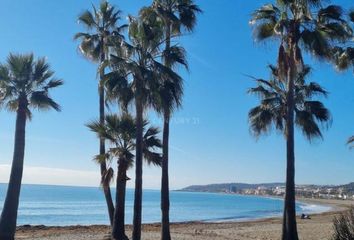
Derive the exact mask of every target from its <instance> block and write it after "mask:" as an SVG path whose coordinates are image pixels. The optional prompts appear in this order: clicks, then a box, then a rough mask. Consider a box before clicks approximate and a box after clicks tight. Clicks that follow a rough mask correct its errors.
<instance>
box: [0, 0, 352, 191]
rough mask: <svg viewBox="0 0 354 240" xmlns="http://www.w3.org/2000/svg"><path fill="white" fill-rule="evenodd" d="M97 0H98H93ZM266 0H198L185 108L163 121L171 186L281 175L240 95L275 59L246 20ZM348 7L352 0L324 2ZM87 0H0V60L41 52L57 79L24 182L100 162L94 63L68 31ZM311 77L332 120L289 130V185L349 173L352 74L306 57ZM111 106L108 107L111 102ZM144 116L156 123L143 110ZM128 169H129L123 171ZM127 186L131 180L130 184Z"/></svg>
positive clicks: (60, 179)
mask: <svg viewBox="0 0 354 240" xmlns="http://www.w3.org/2000/svg"><path fill="white" fill-rule="evenodd" d="M92 2H93V3H95V4H96V3H97V2H98V1H92ZM150 2H151V1H150V0H149V1H148V0H134V1H132V0H120V1H118V0H111V3H113V4H115V5H117V6H118V7H119V8H120V9H121V10H122V11H123V22H124V21H125V17H126V15H127V14H128V13H129V14H133V15H135V14H136V13H137V11H138V9H139V8H140V7H141V6H144V5H148V4H149V3H150ZM266 2H268V1H261V0H257V1H241V0H238V1H230V0H217V1H216V0H203V1H202V0H200V1H198V4H199V5H200V7H201V8H202V9H203V11H204V14H202V15H200V16H199V18H198V26H197V28H196V31H195V32H194V33H193V34H192V35H189V36H186V37H185V38H183V40H182V44H183V45H184V46H185V48H186V50H187V52H188V60H189V63H190V69H191V70H190V72H189V73H186V72H183V73H182V75H183V77H184V78H185V97H184V104H183V109H181V110H180V111H178V112H176V114H175V115H174V119H173V120H172V124H171V163H170V169H171V173H170V175H171V187H172V188H173V189H176V188H180V187H183V186H186V185H190V184H207V183H221V182H250V183H256V182H274V181H277V182H278V181H279V182H281V181H283V180H284V176H285V175H284V173H285V144H284V140H283V137H282V136H281V135H278V134H276V133H272V134H270V135H269V136H265V137H262V138H261V139H259V140H258V141H256V140H255V139H254V138H253V137H252V136H251V135H250V133H249V126H248V122H247V114H248V111H249V109H250V108H251V107H252V106H254V105H255V104H256V103H257V102H256V99H255V98H254V97H252V96H249V95H247V94H246V91H247V89H248V88H249V87H251V86H252V85H253V83H252V81H251V80H250V79H248V78H247V77H245V76H244V74H249V75H253V76H257V77H263V78H266V77H267V76H268V75H269V73H268V72H267V69H266V65H267V64H270V63H274V61H275V56H276V52H275V49H276V44H277V43H276V42H273V43H272V42H271V43H267V44H264V43H261V44H260V43H256V42H254V41H253V39H252V31H251V28H250V26H249V24H248V20H249V18H250V14H251V13H252V11H253V10H254V9H256V8H257V7H258V6H261V5H262V4H263V3H266ZM332 2H334V3H337V4H341V5H343V6H344V7H346V8H349V7H354V6H353V3H352V1H351V0H341V1H339V0H338V1H332ZM90 7H91V1H87V0H75V1H69V0H65V1H47V0H31V1H20V0H2V1H1V7H0V29H1V38H0V46H1V48H0V61H2V62H3V61H4V60H5V59H6V56H7V55H8V53H9V52H19V53H23V52H34V53H35V55H36V56H46V57H47V59H48V61H49V62H50V63H51V65H52V68H53V69H54V70H55V71H56V76H57V77H59V78H62V79H64V81H65V85H64V86H63V87H61V88H60V89H57V90H56V91H55V92H53V96H54V97H55V99H57V101H58V102H59V103H60V104H61V105H62V107H63V111H62V112H61V113H56V112H46V113H38V112H35V113H34V118H33V120H32V122H30V123H29V124H28V127H27V143H26V156H25V165H26V170H25V176H24V182H26V183H50V184H65V185H75V184H76V185H93V186H97V185H98V184H97V182H98V167H97V165H95V163H94V162H93V161H92V160H91V159H92V156H93V155H95V154H96V152H97V149H98V144H97V140H96V138H95V136H94V135H93V134H92V133H91V132H89V131H88V130H87V129H86V127H85V126H84V124H85V123H87V122H88V121H90V120H92V119H95V118H96V116H97V114H98V103H97V102H98V101H97V98H98V97H97V81H96V79H95V76H96V67H95V65H94V64H92V63H90V62H88V61H86V59H84V58H83V57H82V56H81V55H80V54H79V53H78V51H77V42H75V41H74V40H73V35H74V34H75V33H76V32H78V31H82V30H83V29H82V28H81V27H80V26H79V25H78V24H77V21H76V19H77V16H78V14H79V13H81V12H82V11H83V10H85V9H87V8H90ZM307 63H309V64H311V66H312V67H313V68H314V72H313V74H312V76H311V80H313V81H317V82H319V83H321V84H322V85H323V86H324V87H325V88H326V89H327V90H328V91H329V92H330V96H329V98H328V99H324V102H325V103H326V105H327V106H328V107H329V109H330V110H331V112H332V114H333V118H334V120H333V124H332V126H331V128H330V129H328V131H325V132H324V141H320V140H318V141H315V142H313V143H311V144H310V143H308V142H307V141H306V140H305V138H304V137H302V136H301V134H297V136H296V180H297V183H316V184H340V183H347V182H351V181H354V174H353V169H354V151H350V150H349V149H348V148H347V146H345V141H346V139H347V138H348V137H349V136H350V135H351V134H354V125H353V122H354V110H353V109H354V94H353V93H354V78H353V74H352V72H350V71H349V72H347V73H337V72H336V71H335V70H334V69H333V67H332V66H330V65H328V64H326V63H321V62H319V61H317V60H311V59H310V58H307ZM112 110H113V111H114V110H115V108H112ZM150 115H151V118H152V121H153V122H154V123H156V124H159V123H161V122H160V120H159V119H158V118H157V117H156V116H155V115H154V114H150ZM14 126H15V116H14V113H8V112H6V111H4V110H3V111H1V112H0V146H1V147H0V149H1V150H0V182H6V181H7V179H8V171H9V167H8V165H9V164H10V163H11V160H12V151H13V135H14ZM144 174H145V179H144V181H145V182H144V185H145V187H147V188H155V189H157V188H159V179H160V169H157V168H146V169H145V170H144ZM131 175H133V173H131ZM129 186H130V187H132V186H133V185H132V181H131V183H130V185H129Z"/></svg>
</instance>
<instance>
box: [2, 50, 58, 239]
mask: <svg viewBox="0 0 354 240" xmlns="http://www.w3.org/2000/svg"><path fill="white" fill-rule="evenodd" d="M53 76H54V72H53V71H52V70H51V69H50V65H49V64H48V63H47V62H46V60H45V58H39V59H37V60H35V59H34V56H33V54H27V55H21V54H10V55H9V56H8V58H7V62H6V64H1V65H0V82H1V84H0V85H1V92H2V93H3V98H2V104H3V105H4V106H5V107H7V108H8V109H9V110H10V111H14V112H16V114H17V117H16V131H15V145H14V155H13V161H12V168H11V175H10V181H9V185H8V188H7V193H6V198H5V202H4V207H3V210H2V213H1V218H0V239H2V240H13V239H14V236H15V231H16V221H17V210H18V204H19V197H20V191H21V181H22V173H23V162H24V154H25V131H26V122H27V120H31V117H32V112H31V109H38V110H49V109H54V110H56V111H60V106H59V105H58V104H57V103H56V102H55V101H54V100H53V99H52V98H51V97H50V95H49V90H51V89H52V88H56V87H59V86H61V85H62V84H63V81H62V80H60V79H56V78H54V77H53Z"/></svg>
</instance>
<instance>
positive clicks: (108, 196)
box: [99, 86, 114, 226]
mask: <svg viewBox="0 0 354 240" xmlns="http://www.w3.org/2000/svg"><path fill="white" fill-rule="evenodd" d="M99 95H100V96H99V98H100V99H99V101H100V104H99V105H100V106H99V108H100V123H101V124H104V116H105V114H104V88H103V86H99ZM105 153H106V149H105V140H104V139H103V138H100V155H104V154H105ZM100 170H101V178H102V179H103V178H104V175H105V173H106V171H107V165H106V162H104V161H102V162H101V163H100ZM102 183H103V192H104V196H105V199H106V204H107V208H108V215H109V221H110V224H111V226H112V225H113V214H114V205H113V199H112V194H111V189H110V187H109V185H108V184H107V183H106V181H102Z"/></svg>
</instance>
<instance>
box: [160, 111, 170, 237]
mask: <svg viewBox="0 0 354 240" xmlns="http://www.w3.org/2000/svg"><path fill="white" fill-rule="evenodd" d="M169 122H170V116H169V113H168V112H166V113H165V115H164V125H163V139H162V164H161V168H162V177H161V211H162V222H161V224H162V227H161V231H162V232H161V239H162V240H171V233H170V194H169V177H168V146H169V144H168V140H169V134H170V123H169Z"/></svg>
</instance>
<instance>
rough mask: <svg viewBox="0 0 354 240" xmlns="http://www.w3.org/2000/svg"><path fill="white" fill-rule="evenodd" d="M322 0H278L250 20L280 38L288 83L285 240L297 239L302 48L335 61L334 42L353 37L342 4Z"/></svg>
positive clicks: (260, 32)
mask: <svg viewBox="0 0 354 240" xmlns="http://www.w3.org/2000/svg"><path fill="white" fill-rule="evenodd" d="M322 5H323V4H322V1H321V0H286V1H285V0H278V1H277V2H276V5H274V4H266V5H264V6H262V7H261V8H260V9H258V10H256V11H255V12H254V13H253V16H252V19H251V21H250V23H251V24H252V25H254V26H255V28H254V35H255V38H256V39H257V40H259V41H263V40H267V39H278V40H279V42H280V45H279V50H278V59H277V60H278V64H277V65H278V69H279V70H278V71H279V76H278V77H279V78H280V79H281V80H282V81H283V82H286V84H287V86H286V87H287V91H286V92H287V96H286V97H287V103H288V105H287V109H286V114H287V118H286V120H287V121H286V126H285V127H286V129H287V173H286V194H285V206H284V217H283V230H282V239H283V240H297V239H298V234H297V227H296V213H295V179H294V177H295V174H294V172H295V155H294V108H295V102H294V101H295V99H294V97H295V96H294V81H295V78H296V76H297V75H298V74H299V73H300V72H301V71H302V69H303V68H304V63H303V58H302V50H305V51H307V52H309V53H310V54H311V56H315V57H317V58H321V59H324V60H328V61H331V58H332V56H331V49H332V47H333V45H337V44H340V43H342V42H345V41H347V40H349V39H350V38H351V36H352V29H351V28H350V27H349V25H348V23H347V22H346V21H345V19H343V17H342V15H343V14H342V13H343V11H342V9H341V7H339V6H335V5H330V6H327V7H325V8H322Z"/></svg>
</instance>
